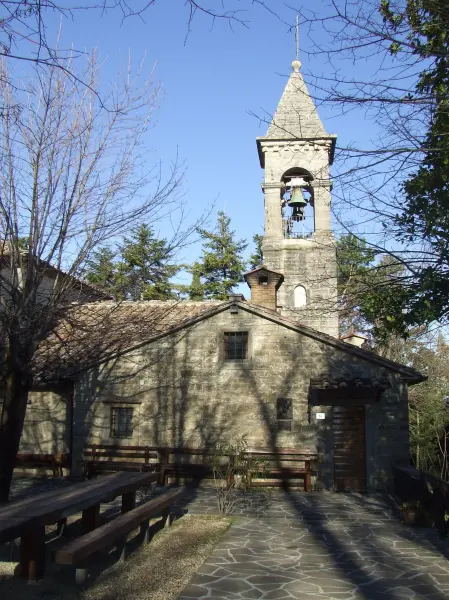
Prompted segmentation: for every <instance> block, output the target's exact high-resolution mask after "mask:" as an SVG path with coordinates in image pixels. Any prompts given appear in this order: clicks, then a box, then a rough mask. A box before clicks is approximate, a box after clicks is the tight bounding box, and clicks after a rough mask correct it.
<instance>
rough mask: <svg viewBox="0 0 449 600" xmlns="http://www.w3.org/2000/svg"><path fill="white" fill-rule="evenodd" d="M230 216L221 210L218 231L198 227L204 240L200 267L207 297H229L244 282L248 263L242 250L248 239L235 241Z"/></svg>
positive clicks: (222, 298)
mask: <svg viewBox="0 0 449 600" xmlns="http://www.w3.org/2000/svg"><path fill="white" fill-rule="evenodd" d="M230 223H231V219H230V218H229V217H227V216H226V214H225V213H224V212H222V211H220V212H219V213H218V219H217V227H216V230H215V231H207V230H205V229H198V233H199V234H200V236H201V238H202V239H203V254H202V256H201V261H200V263H198V267H197V269H200V271H201V276H202V281H201V284H202V286H203V289H204V297H205V298H206V299H211V298H214V299H217V300H226V299H227V297H228V294H229V293H230V292H231V290H232V289H233V288H234V287H235V286H236V285H237V284H239V283H240V282H241V281H243V273H244V272H245V268H246V264H245V261H244V259H243V257H242V253H243V252H244V250H245V248H246V247H247V245H248V244H247V243H246V242H245V240H237V241H235V240H234V234H235V232H234V231H231V229H230V228H229V226H230Z"/></svg>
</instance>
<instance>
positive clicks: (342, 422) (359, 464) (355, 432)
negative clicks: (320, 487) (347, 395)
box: [333, 406, 365, 491]
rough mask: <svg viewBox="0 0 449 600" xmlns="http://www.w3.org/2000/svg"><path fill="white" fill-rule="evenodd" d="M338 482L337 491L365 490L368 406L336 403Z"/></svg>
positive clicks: (335, 426) (335, 428) (335, 470)
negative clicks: (366, 415)
mask: <svg viewBox="0 0 449 600" xmlns="http://www.w3.org/2000/svg"><path fill="white" fill-rule="evenodd" d="M333 431H334V483H335V487H336V489H337V490H340V491H341V490H347V489H351V490H357V491H363V490H364V489H365V407H364V406H334V409H333Z"/></svg>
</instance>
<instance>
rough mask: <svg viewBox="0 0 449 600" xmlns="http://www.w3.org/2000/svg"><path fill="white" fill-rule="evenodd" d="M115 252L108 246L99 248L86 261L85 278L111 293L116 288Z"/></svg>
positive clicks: (115, 290)
mask: <svg viewBox="0 0 449 600" xmlns="http://www.w3.org/2000/svg"><path fill="white" fill-rule="evenodd" d="M115 258H116V253H115V252H113V251H112V250H111V249H110V248H100V249H99V250H97V251H95V252H94V253H93V256H92V258H91V260H88V261H87V265H86V266H87V271H86V275H85V277H86V280H87V281H88V282H89V283H91V284H92V285H95V286H96V287H99V288H101V289H104V290H106V291H108V292H111V293H112V294H114V293H116V292H117V291H118V290H117V283H118V282H117V264H116V262H115Z"/></svg>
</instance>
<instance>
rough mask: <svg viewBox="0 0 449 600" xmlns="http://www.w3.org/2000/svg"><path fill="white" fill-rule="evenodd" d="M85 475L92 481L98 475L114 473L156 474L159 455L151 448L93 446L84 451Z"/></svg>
mask: <svg viewBox="0 0 449 600" xmlns="http://www.w3.org/2000/svg"><path fill="white" fill-rule="evenodd" d="M84 457H85V458H87V460H85V461H84V473H85V476H86V477H87V479H90V478H91V477H93V476H94V475H96V474H98V473H108V472H114V471H144V472H147V471H148V472H150V473H151V472H154V471H156V469H157V467H158V463H157V462H150V460H152V459H153V460H158V458H159V455H158V453H157V451H156V449H155V448H150V447H149V446H116V445H112V444H92V445H90V446H86V448H85V449H84Z"/></svg>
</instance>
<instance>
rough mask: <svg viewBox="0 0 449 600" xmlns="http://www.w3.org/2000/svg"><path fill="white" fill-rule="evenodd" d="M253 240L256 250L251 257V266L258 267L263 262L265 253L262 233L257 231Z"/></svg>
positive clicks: (251, 267) (252, 267)
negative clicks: (263, 252)
mask: <svg viewBox="0 0 449 600" xmlns="http://www.w3.org/2000/svg"><path fill="white" fill-rule="evenodd" d="M253 242H254V245H255V248H254V252H253V253H252V254H251V256H250V257H249V268H250V269H257V267H260V266H261V265H262V264H263V254H262V242H263V235H261V234H260V233H255V234H254V235H253Z"/></svg>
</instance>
